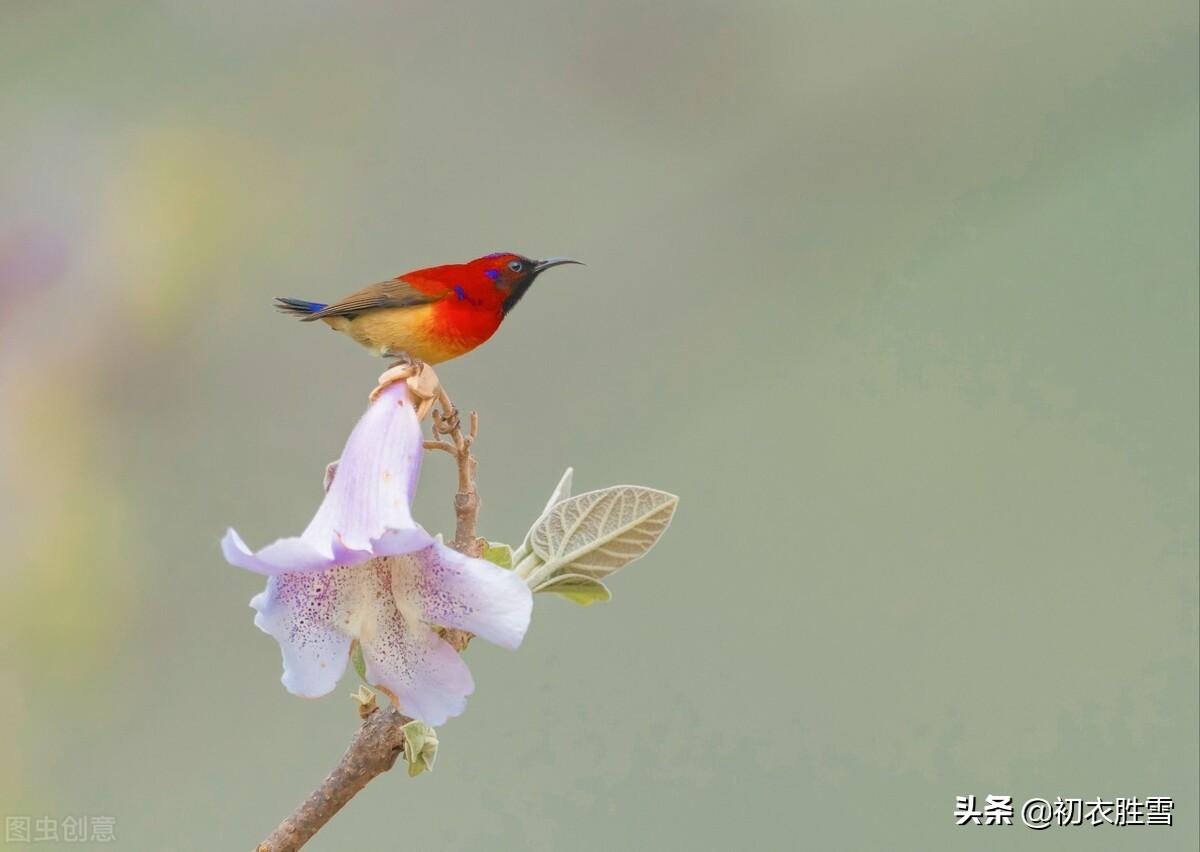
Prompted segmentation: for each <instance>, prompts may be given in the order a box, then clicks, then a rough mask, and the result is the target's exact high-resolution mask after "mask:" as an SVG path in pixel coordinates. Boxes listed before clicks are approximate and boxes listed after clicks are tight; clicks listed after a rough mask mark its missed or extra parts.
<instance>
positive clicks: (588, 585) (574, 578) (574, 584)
mask: <svg viewBox="0 0 1200 852" xmlns="http://www.w3.org/2000/svg"><path fill="white" fill-rule="evenodd" d="M534 591H535V592H554V593H555V594H556V595H562V596H563V597H564V598H566V599H567V600H572V601H575V603H577V604H579V605H580V606H589V605H590V604H594V603H597V602H599V603H605V602H607V601H610V600H612V592H610V591H609V590H608V586H606V585H604V584H603V583H601V582H600V581H599V580H596V579H593V578H591V577H585V576H583V575H582V574H559V575H558V576H557V577H555V578H554V579H552V580H547V581H546V582H545V583H542V585H540V586H538V587H537V588H536V589H534Z"/></svg>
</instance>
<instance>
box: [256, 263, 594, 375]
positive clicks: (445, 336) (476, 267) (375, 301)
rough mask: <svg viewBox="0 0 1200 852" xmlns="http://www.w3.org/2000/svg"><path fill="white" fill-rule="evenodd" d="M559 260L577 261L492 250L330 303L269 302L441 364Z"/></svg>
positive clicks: (372, 343) (476, 340) (472, 342)
mask: <svg viewBox="0 0 1200 852" xmlns="http://www.w3.org/2000/svg"><path fill="white" fill-rule="evenodd" d="M565 263H579V261H578V260H571V259H570V258H566V257H552V258H549V259H547V260H531V259H529V258H527V257H522V256H521V255H519V254H512V253H511V252H494V253H492V254H488V255H484V256H483V257H477V258H475V260H472V261H468V262H467V263H451V264H447V265H445V266H431V267H429V268H428V269H416V270H414V271H412V272H406V273H404V274H403V275H399V276H397V277H395V278H393V279H391V280H390V281H381V282H380V283H378V284H372V285H370V286H369V287H364V288H363V289H361V290H358V291H357V292H354V293H351V294H350V295H349V296H346V297H345V298H343V299H341V300H339V301H337V302H334V303H332V304H329V305H323V304H321V303H319V302H308V301H305V300H304V299H292V298H283V297H281V298H277V299H276V300H275V306H276V307H277V308H278V309H279V310H281V311H283V312H284V313H288V314H293V315H295V316H299V317H300V318H301V319H302V320H303V321H304V322H312V321H313V320H321V321H323V322H325V323H326V324H327V325H328V326H329V327H330V328H332V329H334V330H335V331H340V332H342V333H343V334H346V335H349V336H350V337H351V338H352V339H354V340H355V341H357V342H358V343H360V344H362V345H363V346H365V347H366V348H367V349H369V350H371V351H372V352H374V353H375V354H376V355H380V356H382V357H384V358H391V357H396V358H401V357H405V356H407V357H409V358H415V359H418V360H420V361H424V362H425V363H426V364H440V363H442V362H443V361H449V360H450V359H451V358H457V357H458V356H460V355H465V354H466V353H468V352H470V351H471V350H472V349H474V348H475V347H477V346H479V345H480V344H481V343H483V342H484V341H486V340H487V339H488V338H489V337H491V336H492V335H493V334H495V333H496V329H498V328H500V323H502V322H503V321H504V318H505V317H506V316H508V313H509V311H511V310H512V309H513V308H514V307H516V304H517V302H519V301H521V297H522V296H524V295H525V292H526V291H527V290H528V289H529V286H530V285H531V284H533V281H534V279H535V278H537V277H538V276H539V275H541V274H542V273H543V272H545V271H546V270H547V269H550V268H551V267H554V266H562V265H563V264H565Z"/></svg>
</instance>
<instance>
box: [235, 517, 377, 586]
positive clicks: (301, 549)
mask: <svg viewBox="0 0 1200 852" xmlns="http://www.w3.org/2000/svg"><path fill="white" fill-rule="evenodd" d="M221 553H222V554H224V556H225V561H226V562H228V563H229V564H230V565H235V566H237V567H238V568H246V569H248V570H250V571H254V572H256V573H258V574H266V575H267V576H274V575H276V574H282V573H284V572H291V571H295V572H310V571H322V570H324V569H326V568H331V567H333V565H334V564H335V563H334V559H333V551H332V548H331V549H330V552H328V553H322V552H320V550H319V549H318V548H316V547H314V546H313V545H312V544H311V543H309V542H307V541H305V540H304V539H302V538H295V537H293V538H281V539H279V540H278V541H275V542H272V543H271V544H268V545H267V546H266V547H264V548H263V549H262V550H260V551H258V552H257V553H255V552H253V551H252V550H250V548H249V547H247V546H246V542H244V541H242V537H241V536H240V535H238V533H237V530H235V529H232V528H231V529H229V530H226V532H225V537H224V538H222V539H221ZM364 558H366V559H369V558H370V554H367V555H366V556H365V557H364Z"/></svg>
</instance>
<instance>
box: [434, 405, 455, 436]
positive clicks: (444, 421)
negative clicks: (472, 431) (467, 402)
mask: <svg viewBox="0 0 1200 852" xmlns="http://www.w3.org/2000/svg"><path fill="white" fill-rule="evenodd" d="M461 425H462V423H461V422H459V419H458V408H457V406H454V405H451V406H450V410H449V411H435V412H433V434H435V435H449V434H450V433H451V432H454V431H455V430H457V429H458V428H459V427H460V426H461Z"/></svg>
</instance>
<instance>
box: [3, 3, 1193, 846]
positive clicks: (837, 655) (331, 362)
mask: <svg viewBox="0 0 1200 852" xmlns="http://www.w3.org/2000/svg"><path fill="white" fill-rule="evenodd" d="M1197 95H1198V86H1197V9H1196V4H1195V3H1194V2H1193V0H1187V2H1148V3H1113V2H1103V3H1102V2H1061V3H1046V2H1011V0H1005V2H970V3H950V2H916V0H914V2H898V3H889V4H878V3H845V2H835V0H820V1H819V2H795V3H737V4H733V3H729V4H721V3H687V2H682V0H664V2H656V3H653V4H646V3H641V2H630V0H621V1H620V2H613V3H604V4H599V3H585V2H540V3H519V2H515V3H505V4H492V3H485V2H480V0H475V2H468V3H459V4H445V3H354V4H337V5H335V4H332V3H321V2H316V0H308V2H303V3H278V2H276V3H252V4H243V3H234V2H206V3H184V2H159V3H139V4H130V3H118V2H104V3H98V2H43V3H30V2H17V1H16V0H4V2H0V163H2V165H0V414H2V418H0V478H2V484H3V488H2V489H0V495H2V496H0V501H2V503H0V534H3V536H4V540H5V542H6V546H5V549H4V555H3V557H0V560H2V561H0V577H2V579H3V583H4V591H3V594H2V595H0V655H2V660H3V667H4V668H3V677H0V730H3V731H4V735H3V737H0V804H2V807H0V810H2V811H3V812H4V814H6V815H10V814H32V815H35V816H36V815H50V816H53V817H56V818H59V819H61V818H64V817H66V816H69V815H73V814H74V815H78V814H91V815H111V816H113V817H115V818H116V820H117V823H116V835H117V839H118V843H117V844H116V845H117V847H119V848H126V849H139V850H142V849H144V850H163V849H181V850H182V849H198V850H199V849H203V850H210V849H248V848H251V847H252V846H253V844H254V843H256V842H257V841H258V840H259V839H261V836H263V835H265V834H266V833H267V831H269V830H270V829H271V828H273V827H274V826H275V824H276V823H277V822H278V820H279V819H281V818H282V817H283V816H284V815H286V814H287V813H288V812H289V811H290V810H291V808H292V807H293V805H295V804H296V803H297V802H298V801H299V800H300V799H301V798H302V797H303V796H304V795H306V794H307V793H308V792H309V790H310V789H311V788H312V787H313V786H314V785H315V784H316V783H317V782H318V781H319V780H320V779H321V778H322V777H323V776H324V773H325V772H326V771H327V770H328V769H329V768H330V767H331V766H332V765H333V763H334V762H335V761H336V759H337V758H338V757H339V756H340V755H341V753H342V751H343V749H344V747H345V745H346V743H347V741H348V739H349V736H350V733H351V731H352V730H353V728H354V726H355V724H356V719H355V715H354V711H353V706H352V703H351V701H350V700H349V698H347V697H346V693H348V692H349V691H350V690H351V689H352V688H353V687H354V685H355V684H354V683H353V681H352V680H351V679H347V680H345V681H344V682H343V684H342V685H340V686H339V688H338V690H337V691H336V692H335V693H334V694H332V695H331V696H329V697H327V698H325V699H323V700H319V701H313V702H305V701H302V700H299V699H296V698H294V697H292V696H290V695H288V694H287V693H286V692H285V691H284V689H283V687H282V686H281V685H280V683H279V675H280V661H279V650H278V647H277V646H276V644H275V642H274V641H272V640H271V639H270V638H269V637H267V636H265V635H263V634H262V633H260V632H259V631H258V630H257V629H256V628H255V627H254V626H253V624H252V619H251V615H252V613H251V611H250V609H248V608H247V602H248V600H249V598H250V597H251V596H252V595H253V594H254V593H256V592H257V591H258V590H259V589H260V588H261V586H262V582H261V578H259V577H256V576H254V575H251V574H249V573H248V572H244V571H239V570H237V569H234V568H231V567H229V566H227V565H226V564H225V563H224V562H223V561H222V559H221V557H220V553H219V551H218V548H217V540H218V537H219V536H220V534H221V533H222V531H223V530H224V528H225V527H226V526H227V525H230V524H233V525H236V526H237V527H238V529H239V530H240V531H241V532H242V533H243V535H244V536H245V537H246V539H247V541H249V542H251V543H252V544H254V545H261V544H263V543H265V542H267V541H269V540H271V539H273V538H275V537H276V536H279V535H282V534H286V533H291V532H295V531H297V530H299V529H300V527H301V526H302V525H303V524H304V523H306V522H307V520H308V518H309V515H310V513H311V511H312V509H313V508H314V506H315V505H316V501H317V500H318V498H319V494H320V482H321V475H322V471H323V469H324V465H325V463H326V462H328V461H330V460H331V459H333V458H334V456H335V455H336V454H337V453H338V451H339V450H340V448H341V445H342V442H343V441H344V439H345V436H346V434H347V433H348V430H349V428H350V426H351V425H352V424H353V422H354V421H355V419H356V418H357V416H358V414H359V413H360V411H361V410H362V409H363V407H364V402H365V395H366V393H367V391H368V390H369V389H370V388H371V386H372V385H373V383H374V379H375V377H376V375H377V374H378V373H379V372H380V370H381V368H382V366H383V363H382V362H380V361H378V360H372V359H371V358H369V357H368V356H367V355H366V354H365V353H364V352H362V351H360V350H359V349H358V348H357V347H355V346H354V345H353V344H351V343H350V342H349V341H347V340H346V339H344V338H342V337H340V336H338V335H333V334H330V333H329V332H328V331H326V330H325V329H323V328H316V327H312V326H301V325H299V324H297V323H295V322H294V321H291V320H288V319H286V318H283V317H281V316H279V315H277V314H275V313H274V312H273V311H272V310H271V307H270V300H271V298H272V297H273V296H277V295H291V296H299V297H309V298H313V299H327V298H329V297H335V296H338V295H341V294H343V293H345V292H347V291H349V290H352V289H355V288H357V287H359V286H361V285H363V284H366V283H368V282H371V281H376V280H379V279H382V278H385V277H390V276H392V275H395V274H397V273H400V272H402V271H405V270H407V269H411V268H414V267H419V266H426V265H432V264H436V263H443V262H449V261H457V260H466V259H468V258H471V257H474V256H477V255H479V254H483V253H485V252H489V251H494V250H500V249H511V250H514V251H518V252H522V253H527V254H531V255H535V256H544V255H551V254H563V255H569V256H573V257H578V258H581V259H583V260H585V261H587V263H588V266H587V267H586V268H585V269H577V268H572V269H570V270H566V271H561V272H560V271H556V272H555V273H554V274H553V275H547V276H546V278H545V279H544V280H541V281H539V283H538V284H537V286H536V287H535V288H534V290H533V291H532V293H531V294H530V296H529V297H527V298H526V299H525V301H523V302H522V304H521V306H520V308H519V309H518V310H517V311H516V312H515V313H514V314H513V315H512V316H511V317H510V318H509V320H508V322H507V324H506V325H505V327H504V328H503V329H502V330H501V332H500V333H499V334H498V335H497V337H496V338H495V339H494V340H493V341H491V342H490V343H488V344H487V345H486V346H485V347H484V348H483V349H481V350H479V351H477V352H476V353H474V354H472V355H470V356H468V357H467V358H464V359H462V360H460V361H457V362H454V363H452V364H447V365H444V367H443V368H442V369H441V370H440V373H441V375H442V378H443V379H444V380H445V382H446V384H447V386H448V388H449V389H450V391H451V393H452V395H453V396H454V398H455V399H456V401H457V402H458V403H459V404H460V405H461V406H464V407H470V408H476V409H478V410H479V411H480V412H481V416H482V431H481V438H480V441H479V444H478V451H479V456H480V485H481V491H482V495H483V500H484V506H483V513H482V516H481V532H482V533H484V534H486V535H488V536H489V537H491V538H493V539H500V540H509V541H517V540H519V539H520V537H521V535H522V534H523V532H524V530H525V528H526V527H527V526H528V524H529V522H530V521H531V520H532V519H533V517H534V516H535V515H536V514H537V512H538V510H539V509H540V508H541V506H542V503H543V502H544V500H545V498H546V496H547V494H548V493H549V491H550V489H551V487H552V486H553V485H554V483H555V482H556V480H557V478H558V476H559V474H560V473H561V471H562V469H563V468H564V467H565V466H566V465H568V464H571V465H574V466H575V467H576V470H577V474H576V484H577V488H578V489H579V490H588V489H591V488H596V487H601V486H604V485H608V484H614V483H621V482H637V483H645V484H649V485H654V486H658V487H661V488H665V489H668V490H671V491H674V492H677V493H679V494H680V495H681V496H682V502H681V505H680V510H679V514H678V516H677V518H676V521H675V523H674V525H673V526H672V528H671V530H670V531H669V533H668V534H667V536H666V537H665V538H664V539H663V541H662V543H661V544H660V546H659V548H658V549H657V550H656V551H655V552H654V553H653V554H652V555H651V557H650V558H648V559H646V560H645V561H643V562H641V563H639V564H638V565H637V566H635V567H634V568H632V569H630V570H629V571H628V572H627V573H624V574H622V575H620V576H619V577H617V578H614V580H613V582H611V584H610V585H611V587H612V589H613V592H614V600H613V601H612V602H611V603H610V604H607V605H602V606H594V607H591V608H589V609H580V608H578V607H575V606H574V605H572V604H570V603H568V602H566V601H563V600H561V599H558V598H549V597H541V596H539V599H538V605H537V607H536V611H535V614H534V623H533V625H532V627H531V629H530V632H529V635H528V638H527V640H526V642H525V645H524V646H523V647H522V648H521V650H520V651H519V652H518V653H517V654H510V653H507V652H504V651H500V650H497V649H495V648H493V647H490V646H488V645H486V644H485V643H480V644H478V645H476V646H473V647H472V648H471V650H470V652H469V662H470V665H471V668H472V671H473V672H474V674H475V677H476V680H477V684H478V686H477V692H476V694H475V696H474V697H473V698H472V700H471V702H470V706H469V709H468V712H467V713H466V714H465V715H464V716H463V717H461V718H459V719H457V720H453V721H452V722H451V723H450V724H448V725H446V726H445V727H444V728H443V729H442V731H441V734H442V749H441V753H440V755H439V760H438V765H437V771H436V772H435V773H434V774H433V775H431V776H430V775H427V776H422V777H421V778H419V779H417V780H415V781H414V780H409V779H408V778H406V777H405V776H404V775H403V773H395V774H392V775H389V776H387V777H384V778H382V779H379V780H377V781H376V782H374V783H373V784H371V785H370V787H369V788H368V789H367V790H366V791H365V792H364V793H363V794H362V795H361V796H360V797H359V798H358V799H356V800H355V801H354V802H353V803H352V805H351V806H350V807H349V808H348V809H347V810H346V811H344V812H343V813H342V814H341V815H340V816H339V817H338V818H337V819H335V820H334V822H333V823H332V824H331V825H330V826H329V827H328V828H327V829H326V830H325V831H324V832H322V833H321V834H320V835H319V836H318V838H317V840H315V841H314V842H313V843H312V845H311V847H310V848H313V849H317V850H347V849H355V848H363V847H364V846H365V845H375V846H378V847H382V848H412V849H514V850H521V849H532V850H549V849H555V850H558V849H580V850H611V849H626V848H629V849H713V850H724V849H730V848H746V849H793V848H806V849H848V850H861V849H1031V848H1039V849H1041V848H1044V849H1056V850H1060V849H1087V850H1097V849H1133V848H1137V849H1195V848H1196V843H1197V838H1198V830H1197V826H1198V820H1200V814H1198V812H1197V799H1198V795H1200V792H1198V783H1197V766H1198V760H1200V757H1198V741H1197V738H1198V734H1197V727H1198V715H1200V714H1198V698H1197V695H1198V689H1200V686H1198V682H1197V632H1198V622H1197V611H1198V608H1197V599H1198V596H1200V592H1198V588H1197V538H1198V535H1197V515H1198V512H1200V509H1198V498H1197V495H1198V476H1197V470H1198V464H1200V462H1198V458H1197V434H1198V426H1197V409H1198V400H1197V386H1198V375H1197V373H1198V367H1197V362H1198V342H1197V339H1198V338H1197V274H1198V270H1197V227H1198V220H1197V180H1198V174H1197V159H1196V150H1197V142H1198V138H1197V137H1198V109H1197ZM452 486H453V478H452V472H451V470H450V464H449V462H448V460H447V459H444V458H442V457H440V456H439V457H434V458H430V459H428V461H427V466H426V474H425V478H424V480H423V485H422V493H421V495H420V500H419V505H418V517H420V518H422V519H423V520H424V521H425V523H426V525H427V526H429V527H430V528H431V529H443V530H445V529H449V528H450V525H451V523H452V512H451V503H450V493H451V489H452ZM989 793H1002V794H1004V793H1006V794H1009V795H1012V796H1014V797H1015V798H1016V799H1017V800H1018V802H1020V801H1023V800H1024V799H1026V798H1028V797H1031V796H1045V797H1048V798H1051V799H1053V798H1054V797H1055V796H1056V795H1061V796H1064V797H1066V796H1077V797H1084V798H1095V797H1097V796H1101V797H1104V798H1115V797H1117V796H1139V797H1143V798H1144V797H1146V796H1153V795H1165V796H1173V797H1174V798H1175V801H1176V809H1177V812H1176V823H1177V824H1176V825H1175V826H1174V827H1172V828H1161V827H1142V828H1114V827H1112V826H1108V827H1103V828H1098V829H1091V828H1056V829H1051V830H1049V831H1046V832H1044V833H1038V832H1034V831H1031V830H1028V829H1026V828H1024V827H1022V826H1019V825H1017V826H1013V827H1008V828H996V827H990V828H985V827H973V828H956V827H954V820H953V818H952V811H953V808H954V797H955V796H956V795H965V794H975V795H977V796H979V797H981V798H982V797H983V796H985V795H987V794H989ZM52 846H53V844H49V843H47V844H42V845H41V846H40V847H38V848H51V847H52ZM64 848H66V844H64Z"/></svg>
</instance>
